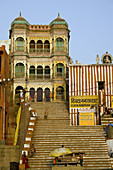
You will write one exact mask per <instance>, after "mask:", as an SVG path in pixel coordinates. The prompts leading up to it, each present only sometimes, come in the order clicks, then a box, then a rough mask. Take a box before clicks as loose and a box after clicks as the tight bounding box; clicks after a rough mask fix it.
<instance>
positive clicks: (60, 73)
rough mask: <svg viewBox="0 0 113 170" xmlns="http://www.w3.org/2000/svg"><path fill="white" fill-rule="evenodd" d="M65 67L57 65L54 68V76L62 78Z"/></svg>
mask: <svg viewBox="0 0 113 170" xmlns="http://www.w3.org/2000/svg"><path fill="white" fill-rule="evenodd" d="M64 72H65V67H64V65H63V64H62V63H58V64H57V65H56V68H55V75H56V76H64Z"/></svg>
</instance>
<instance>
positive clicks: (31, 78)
mask: <svg viewBox="0 0 113 170" xmlns="http://www.w3.org/2000/svg"><path fill="white" fill-rule="evenodd" d="M29 79H30V80H38V79H51V76H50V74H44V75H43V74H37V75H34V74H30V75H29Z"/></svg>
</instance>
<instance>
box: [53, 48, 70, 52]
mask: <svg viewBox="0 0 113 170" xmlns="http://www.w3.org/2000/svg"><path fill="white" fill-rule="evenodd" d="M52 52H68V50H67V48H66V47H55V48H53V49H52Z"/></svg>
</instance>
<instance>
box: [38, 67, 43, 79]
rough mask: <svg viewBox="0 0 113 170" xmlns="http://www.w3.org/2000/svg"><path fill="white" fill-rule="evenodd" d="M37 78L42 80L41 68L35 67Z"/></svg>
mask: <svg viewBox="0 0 113 170" xmlns="http://www.w3.org/2000/svg"><path fill="white" fill-rule="evenodd" d="M37 78H43V67H42V66H38V67H37Z"/></svg>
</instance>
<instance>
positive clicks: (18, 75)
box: [15, 73, 25, 78]
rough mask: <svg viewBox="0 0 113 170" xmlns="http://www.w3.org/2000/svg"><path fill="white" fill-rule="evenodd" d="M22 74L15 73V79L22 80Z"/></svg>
mask: <svg viewBox="0 0 113 170" xmlns="http://www.w3.org/2000/svg"><path fill="white" fill-rule="evenodd" d="M24 75H25V74H24V73H15V78H24Z"/></svg>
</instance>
